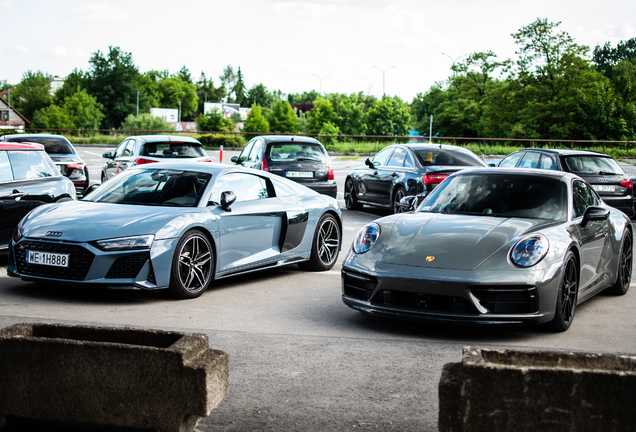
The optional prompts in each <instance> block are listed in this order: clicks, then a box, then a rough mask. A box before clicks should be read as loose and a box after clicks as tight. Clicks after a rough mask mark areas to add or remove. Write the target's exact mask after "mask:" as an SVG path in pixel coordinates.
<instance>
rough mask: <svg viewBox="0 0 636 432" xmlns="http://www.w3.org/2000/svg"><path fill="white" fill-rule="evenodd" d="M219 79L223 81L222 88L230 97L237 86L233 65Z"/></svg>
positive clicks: (227, 67) (224, 70)
mask: <svg viewBox="0 0 636 432" xmlns="http://www.w3.org/2000/svg"><path fill="white" fill-rule="evenodd" d="M219 79H220V80H221V87H223V88H224V90H225V93H226V94H228V95H229V94H230V93H231V92H232V89H233V88H234V85H235V84H236V72H234V68H233V67H232V65H227V66H226V67H225V68H224V69H223V73H222V74H221V76H219Z"/></svg>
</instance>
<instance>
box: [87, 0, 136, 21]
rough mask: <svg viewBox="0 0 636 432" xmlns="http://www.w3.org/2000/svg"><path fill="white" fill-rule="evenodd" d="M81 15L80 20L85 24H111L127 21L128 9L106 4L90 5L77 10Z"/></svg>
mask: <svg viewBox="0 0 636 432" xmlns="http://www.w3.org/2000/svg"><path fill="white" fill-rule="evenodd" d="M78 11H79V13H80V14H81V15H82V17H81V20H82V21H87V22H111V23H117V22H121V21H125V20H127V19H128V9H120V8H118V7H113V6H109V5H106V4H100V3H92V4H90V5H88V6H84V7H82V8H79V9H78Z"/></svg>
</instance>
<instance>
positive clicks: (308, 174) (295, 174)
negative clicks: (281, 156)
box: [286, 171, 314, 178]
mask: <svg viewBox="0 0 636 432" xmlns="http://www.w3.org/2000/svg"><path fill="white" fill-rule="evenodd" d="M286 175H287V177H290V178H313V177H314V173H313V171H287V174H286Z"/></svg>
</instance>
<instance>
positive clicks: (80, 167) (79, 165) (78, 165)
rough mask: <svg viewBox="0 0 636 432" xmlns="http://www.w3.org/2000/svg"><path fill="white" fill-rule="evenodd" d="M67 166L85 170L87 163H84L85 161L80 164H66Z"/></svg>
mask: <svg viewBox="0 0 636 432" xmlns="http://www.w3.org/2000/svg"><path fill="white" fill-rule="evenodd" d="M66 168H68V169H81V170H83V169H84V168H86V164H84V163H78V164H68V165H66Z"/></svg>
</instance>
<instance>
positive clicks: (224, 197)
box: [221, 191, 236, 212]
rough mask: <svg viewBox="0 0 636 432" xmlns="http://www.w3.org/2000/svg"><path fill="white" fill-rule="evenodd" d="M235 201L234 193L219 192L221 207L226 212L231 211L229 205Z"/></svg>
mask: <svg viewBox="0 0 636 432" xmlns="http://www.w3.org/2000/svg"><path fill="white" fill-rule="evenodd" d="M234 201H236V195H235V194H234V192H232V191H225V192H221V208H222V209H223V210H225V211H227V212H230V211H232V209H231V208H230V206H231V205H232V203H234Z"/></svg>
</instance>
